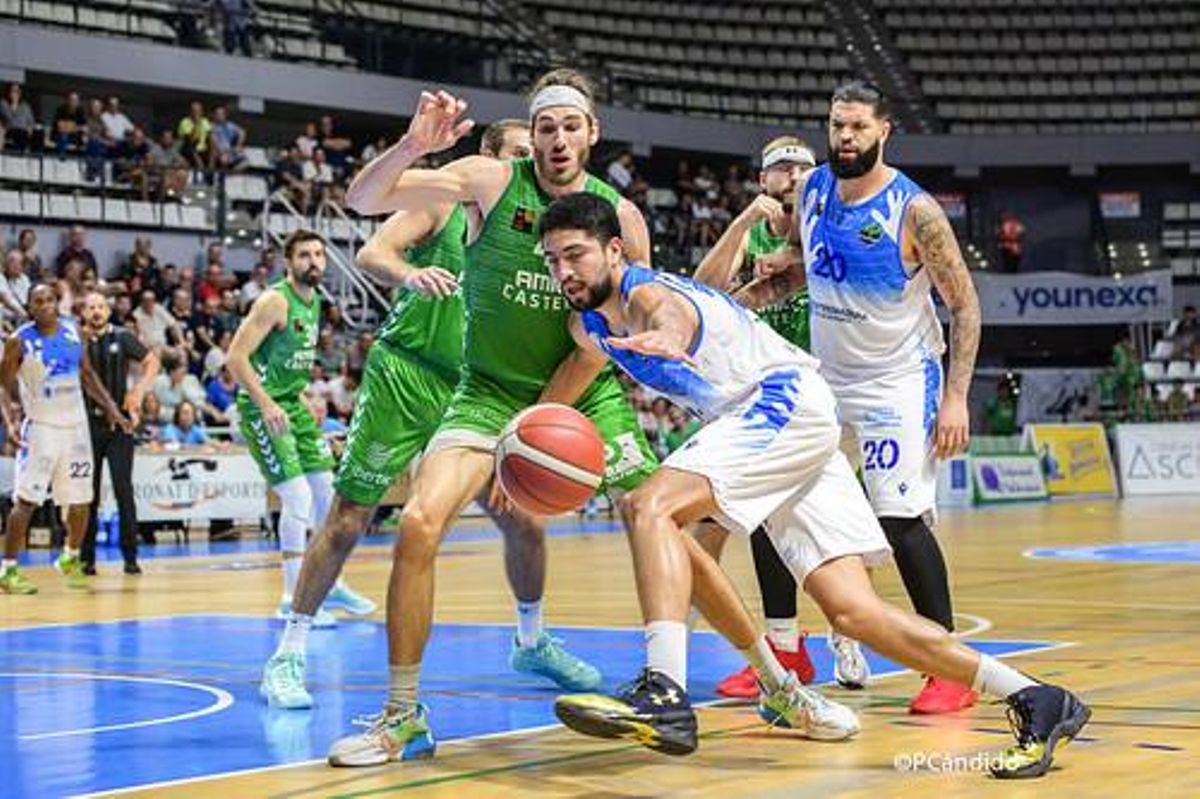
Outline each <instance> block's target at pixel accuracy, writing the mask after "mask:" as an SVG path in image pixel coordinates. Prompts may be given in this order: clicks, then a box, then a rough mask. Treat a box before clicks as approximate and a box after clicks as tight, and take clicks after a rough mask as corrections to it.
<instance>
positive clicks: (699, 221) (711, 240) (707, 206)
mask: <svg viewBox="0 0 1200 799" xmlns="http://www.w3.org/2000/svg"><path fill="white" fill-rule="evenodd" d="M720 237H721V233H720V231H719V230H718V229H717V224H716V222H715V221H714V219H713V208H712V205H711V203H710V201H709V199H708V195H707V194H706V193H702V194H699V195H697V196H696V199H695V201H694V202H693V204H692V241H693V243H694V246H698V247H704V248H708V247H711V246H713V245H714V244H716V243H717V239H718V238H720Z"/></svg>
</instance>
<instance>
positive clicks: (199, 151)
mask: <svg viewBox="0 0 1200 799" xmlns="http://www.w3.org/2000/svg"><path fill="white" fill-rule="evenodd" d="M175 132H176V133H177V134H178V135H179V141H180V144H181V147H180V154H181V155H182V156H183V157H184V159H185V160H186V161H187V162H188V166H190V167H191V168H192V169H194V170H196V171H199V172H203V171H205V170H207V169H208V168H209V166H210V162H209V156H210V148H209V140H210V138H211V137H212V122H210V121H209V119H208V117H206V116H205V115H204V103H202V102H200V101H199V100H193V101H192V103H191V105H190V106H189V107H188V115H187V116H185V117H184V118H183V119H181V120H179V125H178V127H177V128H176V130H175Z"/></svg>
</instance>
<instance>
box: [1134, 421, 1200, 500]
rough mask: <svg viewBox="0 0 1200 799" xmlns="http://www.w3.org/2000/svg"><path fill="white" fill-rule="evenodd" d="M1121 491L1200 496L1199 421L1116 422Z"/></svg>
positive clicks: (1141, 494) (1139, 494)
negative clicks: (1169, 422) (1189, 422)
mask: <svg viewBox="0 0 1200 799" xmlns="http://www.w3.org/2000/svg"><path fill="white" fill-rule="evenodd" d="M1117 462H1118V463H1119V464H1120V471H1121V492H1122V493H1123V494H1124V495H1125V496H1127V497H1136V496H1149V495H1155V494H1189V495H1191V496H1193V497H1200V424H1180V423H1176V424H1121V425H1117Z"/></svg>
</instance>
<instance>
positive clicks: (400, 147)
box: [329, 70, 769, 766]
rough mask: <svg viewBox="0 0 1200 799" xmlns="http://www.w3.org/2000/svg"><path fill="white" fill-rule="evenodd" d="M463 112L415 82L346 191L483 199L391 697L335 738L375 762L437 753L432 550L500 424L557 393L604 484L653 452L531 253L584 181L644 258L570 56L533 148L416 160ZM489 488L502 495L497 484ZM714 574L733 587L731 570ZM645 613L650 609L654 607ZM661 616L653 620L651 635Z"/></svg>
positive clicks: (354, 757)
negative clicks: (380, 150) (429, 163)
mask: <svg viewBox="0 0 1200 799" xmlns="http://www.w3.org/2000/svg"><path fill="white" fill-rule="evenodd" d="M465 111H466V103H465V102H463V101H462V100H459V99H457V98H455V97H453V96H451V95H449V94H448V93H446V92H438V93H437V94H430V93H423V94H422V96H421V100H420V103H419V105H418V108H417V112H416V114H415V115H414V117H413V119H412V121H411V122H410V124H409V128H408V131H407V132H406V134H405V135H404V136H403V137H402V138H401V140H400V141H399V142H398V143H397V144H396V145H395V146H393V147H392V148H391V149H390V150H388V151H387V152H386V153H384V154H383V155H382V156H380V157H379V158H378V159H376V160H375V161H373V162H372V163H371V164H369V165H368V166H367V167H366V168H365V169H364V170H363V171H362V172H360V173H359V175H358V176H357V177H356V178H355V181H354V183H353V184H352V185H351V187H350V191H349V192H348V194H347V200H348V202H349V203H350V204H351V205H352V206H353V207H354V208H355V209H356V210H358V211H359V212H360V213H382V212H385V211H394V210H419V209H421V208H426V207H429V206H431V205H440V204H444V203H470V204H474V205H476V206H478V207H479V209H480V211H481V212H482V217H483V221H482V225H481V228H480V231H479V233H478V234H477V235H476V237H475V238H474V240H473V241H472V243H471V244H470V245H469V246H468V248H467V262H466V267H465V269H464V271H463V279H462V287H463V297H464V300H465V302H466V314H467V315H466V319H467V328H466V336H465V349H464V354H463V361H464V363H463V372H462V377H461V379H460V381H459V384H458V387H457V389H456V390H455V394H454V397H453V398H452V399H451V401H450V405H449V407H448V409H447V411H446V414H445V416H444V417H443V420H442V424H441V427H440V429H439V430H438V432H437V433H436V434H435V436H434V438H433V440H432V441H431V442H430V445H429V448H428V450H427V452H426V455H425V457H424V458H423V460H422V462H421V465H420V468H419V470H418V472H417V476H416V480H415V482H414V485H413V489H412V496H411V497H410V499H409V502H408V504H407V505H405V508H404V513H403V517H402V520H401V525H400V536H399V539H398V540H397V545H396V548H395V550H394V553H393V567H392V578H391V586H390V591H389V595H388V600H389V602H388V644H389V658H388V660H389V665H390V668H389V689H388V698H387V702H386V704H385V706H384V709H383V711H382V712H381V713H380V714H379V715H378V716H377V717H375V718H374V719H373V720H372V723H371V724H370V725H369V726H368V729H367V731H366V732H364V733H362V734H360V735H355V736H351V737H348V738H344V739H342V740H340V741H338V742H337V743H335V744H334V746H333V748H332V750H331V751H330V755H329V762H330V763H331V764H332V765H338V766H367V765H378V764H382V763H386V762H388V761H390V760H409V759H414V758H420V757H429V756H431V755H432V754H433V751H434V747H435V744H434V739H433V734H432V732H431V730H430V728H429V722H428V713H427V711H426V709H425V708H424V706H422V705H420V704H419V703H418V701H417V687H418V677H419V674H420V666H421V658H422V654H423V651H424V647H425V643H426V641H427V640H428V637H429V628H430V624H431V621H432V616H433V570H434V559H435V556H436V553H437V550H438V547H439V545H440V543H441V540H442V537H443V536H444V535H445V533H446V531H447V529H448V528H449V525H450V523H451V521H452V520H453V519H454V518H455V517H457V515H458V514H459V512H460V511H461V510H462V508H463V507H465V506H466V504H467V503H469V502H470V501H471V500H472V499H474V498H475V497H477V496H479V495H480V494H481V492H483V491H485V490H486V488H487V486H488V483H489V481H490V480H491V479H492V472H493V465H494V463H493V450H494V447H495V443H496V439H497V437H498V435H499V433H500V432H501V430H502V429H503V428H504V426H505V425H506V424H507V423H508V422H509V421H510V420H511V419H512V417H513V416H515V415H516V413H517V412H518V411H520V410H521V409H522V408H524V407H527V406H529V405H531V404H533V403H536V402H549V401H553V402H563V403H566V404H573V405H575V407H577V408H578V409H579V410H581V411H582V412H583V413H585V414H586V415H588V416H589V417H590V418H591V419H592V421H593V422H595V423H596V426H597V428H598V429H599V431H600V433H601V436H602V437H603V438H604V439H605V441H606V444H607V449H608V455H609V458H608V464H607V469H606V484H607V487H608V489H609V490H610V491H611V490H616V491H622V490H629V489H632V488H634V487H636V486H637V485H639V484H640V483H641V482H642V481H643V480H644V479H646V478H647V477H648V476H649V474H650V473H651V472H652V471H653V469H654V468H656V466H657V463H656V461H655V458H654V455H653V453H652V452H651V450H650V449H649V447H648V445H647V443H646V441H645V437H644V435H643V434H642V433H641V430H640V428H639V426H638V424H637V420H636V417H635V416H634V414H633V411H632V409H631V408H630V406H629V404H628V402H627V401H626V400H625V397H624V395H623V392H622V390H621V387H620V384H619V383H618V382H617V381H616V378H615V377H614V376H613V374H612V372H611V370H610V369H608V368H607V366H606V363H605V359H604V358H602V357H598V356H597V355H596V354H595V353H593V352H591V351H590V350H589V349H584V348H578V347H576V345H575V343H574V341H573V339H572V337H571V334H570V332H569V331H568V329H567V319H568V317H569V315H570V306H569V303H568V302H567V298H566V297H564V296H563V295H562V294H561V293H560V292H559V291H558V290H557V287H556V286H555V285H554V283H553V281H552V280H551V278H550V276H549V274H548V273H547V272H546V270H545V266H544V264H543V262H542V259H541V256H540V254H539V253H538V247H537V245H538V240H537V234H536V226H537V220H538V217H539V215H540V214H541V213H542V211H543V210H544V209H545V208H547V207H548V206H549V205H550V203H551V202H553V200H554V199H555V198H557V197H561V196H565V195H568V194H573V193H576V192H580V191H584V192H589V193H592V194H595V195H598V196H600V197H602V198H604V199H605V200H606V201H607V202H609V203H611V204H612V206H613V207H614V208H615V212H616V215H617V217H618V219H619V220H620V227H621V235H622V239H623V241H624V243H625V247H626V251H627V252H628V253H629V255H630V257H631V259H633V260H636V261H638V262H640V263H644V264H648V263H649V260H650V240H649V239H650V237H649V232H648V230H647V228H646V223H645V220H644V219H643V218H642V216H641V213H640V212H639V211H638V210H637V208H636V207H635V206H634V205H633V204H632V203H630V202H629V201H627V200H624V199H622V198H620V197H619V195H617V193H616V192H615V191H613V190H612V189H611V187H608V186H607V185H605V184H604V183H603V182H601V181H599V180H597V179H596V178H594V177H592V176H590V175H589V174H588V173H587V172H586V171H585V168H584V165H585V164H586V163H587V160H588V155H589V153H590V150H591V147H592V146H593V145H594V144H595V143H596V141H597V139H598V137H599V127H598V124H597V122H596V116H595V109H594V104H593V101H592V93H591V87H590V85H589V83H588V81H587V80H586V78H584V77H583V76H582V75H580V74H579V73H577V72H574V71H573V70H554V71H552V72H550V73H548V74H547V75H545V76H543V77H542V78H541V79H540V80H539V81H538V83H537V84H536V85H535V87H534V89H533V92H532V94H531V100H530V124H531V129H532V139H533V158H532V159H522V160H515V161H509V162H497V161H492V160H489V159H486V158H482V157H479V156H470V157H467V158H462V159H459V160H457V161H454V162H452V163H450V164H448V165H446V166H445V167H443V168H441V169H438V170H421V169H411V168H410V167H411V166H412V165H413V163H415V162H416V161H417V160H418V159H419V158H421V157H423V156H425V155H427V154H430V153H434V152H440V151H442V150H445V149H448V148H450V147H452V146H453V145H454V144H455V143H456V142H457V141H458V140H459V139H460V138H461V137H462V136H464V135H466V134H467V132H469V131H470V129H471V127H472V125H473V123H472V122H471V121H470V120H465V119H462V115H463V114H464V113H465ZM490 501H492V502H499V501H502V500H501V498H500V496H499V492H498V489H496V488H495V485H494V484H493V489H492V496H491V499H490ZM631 546H632V548H633V550H634V555H635V562H636V563H637V565H638V569H637V571H638V576H639V580H640V579H653V575H650V576H644V575H643V574H642V569H641V567H642V565H643V563H650V564H652V565H657V566H661V563H659V564H654V561H655V559H658V560H661V559H662V558H663V557H666V556H667V553H663V552H662V551H660V550H658V549H656V547H655V542H653V541H649V540H637V541H634V540H631ZM696 549H697V550H698V549H699V548H698V547H696ZM700 554H701V556H703V553H702V552H701V553H700ZM708 562H709V563H710V564H712V560H711V558H709V559H708ZM712 565H713V567H714V568H715V564H712ZM651 571H654V570H653V569H652V570H651ZM718 571H719V569H718ZM705 576H707V572H706V573H705ZM696 582H697V591H698V593H701V594H703V593H704V590H705V588H706V585H705V584H704V583H703V580H702V579H700V578H698V579H697V581H696ZM722 588H723V589H725V588H727V589H728V590H729V591H732V586H729V585H728V582H727V581H726V584H725V585H724V586H722ZM702 601H703V600H701V602H702ZM646 613H647V618H648V619H654V618H656V617H655V616H654V614H653V609H650V610H647V611H646ZM747 621H748V616H747ZM655 629H656V628H655V627H654V626H653V624H651V625H650V626H649V627H648V634H649V635H651V636H653V635H654V634H655ZM684 633H685V634H686V630H684ZM652 648H653V647H652ZM768 654H769V653H768Z"/></svg>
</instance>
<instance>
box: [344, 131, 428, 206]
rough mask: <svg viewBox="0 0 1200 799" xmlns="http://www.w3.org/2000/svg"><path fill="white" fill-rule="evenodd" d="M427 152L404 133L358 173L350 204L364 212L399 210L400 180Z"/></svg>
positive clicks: (347, 200)
mask: <svg viewBox="0 0 1200 799" xmlns="http://www.w3.org/2000/svg"><path fill="white" fill-rule="evenodd" d="M424 155H425V153H423V152H421V151H420V150H418V149H417V148H416V147H415V146H414V145H413V144H412V142H411V141H409V140H408V138H407V137H402V138H401V139H400V141H398V142H396V143H395V144H393V145H392V146H391V147H389V148H388V149H387V150H386V151H385V152H384V153H383V154H382V155H380V156H378V157H377V158H375V159H374V160H373V161H371V163H369V164H367V165H366V166H365V167H363V168H362V169H361V170H360V171H359V173H358V174H357V175H355V176H354V180H352V181H351V182H350V188H349V189H347V190H346V205H348V206H350V207H351V208H353V209H354V210H355V211H358V212H359V213H360V214H381V213H386V212H388V211H394V210H397V209H396V207H395V206H394V202H395V200H396V198H395V196H394V195H395V194H396V188H397V187H396V184H397V182H398V181H399V180H400V176H401V175H403V174H404V171H405V170H406V169H408V168H409V167H411V166H412V165H413V164H414V163H416V161H417V159H419V158H421V157H422V156H424Z"/></svg>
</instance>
